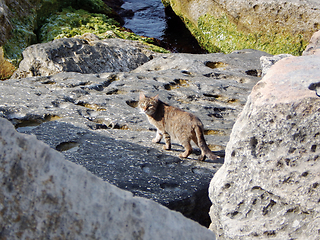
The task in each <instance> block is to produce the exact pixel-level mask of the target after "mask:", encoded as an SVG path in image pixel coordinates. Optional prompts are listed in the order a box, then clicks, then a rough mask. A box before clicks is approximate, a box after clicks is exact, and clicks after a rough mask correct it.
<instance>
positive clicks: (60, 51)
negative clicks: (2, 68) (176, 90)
mask: <svg viewBox="0 0 320 240" xmlns="http://www.w3.org/2000/svg"><path fill="white" fill-rule="evenodd" d="M86 39H87V40H86ZM86 39H81V38H62V39H57V40H54V41H52V42H48V43H42V44H35V45H31V46H29V47H27V48H26V49H25V50H24V51H23V53H22V55H23V60H22V61H21V63H20V65H19V68H18V69H17V70H16V72H15V73H14V74H13V75H12V78H25V77H32V76H49V75H53V74H56V73H60V72H79V73H104V72H116V71H118V72H128V71H130V70H133V69H135V68H137V67H138V66H140V65H142V64H143V63H145V62H147V61H149V60H150V58H149V57H150V55H151V54H152V52H151V51H150V50H148V48H147V47H146V46H145V45H143V44H141V43H139V42H134V41H128V40H123V39H106V40H97V39H96V38H92V37H91V39H90V38H88V37H86ZM153 54H154V53H153Z"/></svg>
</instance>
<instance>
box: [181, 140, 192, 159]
mask: <svg viewBox="0 0 320 240" xmlns="http://www.w3.org/2000/svg"><path fill="white" fill-rule="evenodd" d="M181 145H182V146H183V147H184V149H185V150H184V152H183V153H180V154H179V157H181V158H187V157H188V156H189V155H190V154H191V153H192V147H191V144H190V140H185V141H183V142H181Z"/></svg>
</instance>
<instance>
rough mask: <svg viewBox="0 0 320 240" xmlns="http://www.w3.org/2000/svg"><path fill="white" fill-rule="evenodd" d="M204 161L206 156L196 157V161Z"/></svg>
mask: <svg viewBox="0 0 320 240" xmlns="http://www.w3.org/2000/svg"><path fill="white" fill-rule="evenodd" d="M204 160H206V155H200V156H199V157H198V161H204Z"/></svg>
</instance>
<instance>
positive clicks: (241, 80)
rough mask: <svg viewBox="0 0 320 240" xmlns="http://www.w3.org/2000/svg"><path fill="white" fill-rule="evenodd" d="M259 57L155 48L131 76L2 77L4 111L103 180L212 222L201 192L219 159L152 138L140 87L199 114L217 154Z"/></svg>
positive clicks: (255, 75) (22, 127)
mask: <svg viewBox="0 0 320 240" xmlns="http://www.w3.org/2000/svg"><path fill="white" fill-rule="evenodd" d="M265 55H268V54H266V53H263V52H259V51H254V50H243V51H237V52H234V53H232V54H228V55H226V54H204V55H202V54H199V55H192V54H160V55H156V56H154V59H152V60H150V61H149V62H147V63H145V64H143V65H142V66H140V67H138V68H136V69H135V70H133V71H131V72H113V73H112V72H109V73H102V74H81V73H74V72H62V73H58V74H55V75H51V76H37V77H29V78H22V79H10V80H7V81H4V82H0V116H3V117H5V118H7V119H9V120H10V121H11V122H12V123H13V124H14V125H15V127H16V128H17V129H18V131H20V132H25V133H29V134H34V135H36V136H37V138H38V139H41V140H43V141H44V142H46V143H47V144H49V145H50V146H51V147H52V148H54V149H58V150H60V151H62V152H63V153H64V154H65V156H66V157H67V159H68V160H70V161H73V162H76V163H78V164H81V165H83V166H85V167H86V168H87V169H88V170H90V171H91V172H93V173H94V174H96V175H97V176H99V177H101V178H102V179H104V180H106V181H109V182H111V183H113V184H115V185H116V186H118V187H120V188H123V189H126V190H129V191H131V192H133V193H134V194H135V195H137V196H143V197H147V198H151V199H153V200H155V201H157V202H159V203H161V204H163V205H165V206H168V207H169V208H170V209H174V210H177V211H180V212H182V213H183V214H185V215H186V216H188V217H190V218H192V219H195V220H197V221H198V222H201V224H203V225H206V226H209V224H210V218H209V215H208V212H209V208H210V205H211V203H210V200H209V198H208V191H207V189H208V185H209V182H210V180H211V179H212V176H213V175H214V173H215V172H216V171H217V169H219V167H220V166H221V163H222V161H223V160H222V159H221V160H220V161H219V162H212V161H209V160H208V161H206V162H198V161H196V159H197V156H196V155H197V154H199V151H197V149H196V151H195V153H196V154H192V155H190V157H189V158H188V159H179V158H178V155H179V153H180V152H181V151H182V148H181V146H179V145H177V144H174V145H173V150H172V151H164V150H163V149H162V144H159V145H158V144H153V143H151V139H152V138H153V137H154V136H153V135H155V129H154V127H153V126H151V125H150V124H149V123H148V121H147V118H146V116H144V115H142V114H140V113H139V109H137V108H136V106H137V101H138V96H139V92H140V91H144V92H145V93H146V94H149V95H156V94H159V95H160V98H161V99H162V100H163V101H166V102H168V103H170V104H172V105H174V106H178V107H180V108H183V109H185V110H187V111H190V112H192V113H194V114H196V115H197V116H199V118H200V119H201V120H202V121H203V123H204V125H205V128H206V132H205V133H206V136H205V137H206V140H207V143H208V144H209V147H210V148H211V149H212V150H213V151H215V152H216V154H219V155H220V156H222V157H223V155H224V148H225V146H226V144H227V142H228V140H229V134H230V132H231V128H232V125H233V124H234V121H235V118H236V116H237V115H238V114H239V113H240V112H241V110H242V107H243V106H244V104H245V102H246V99H247V96H248V95H249V93H250V91H251V89H252V87H253V86H254V85H255V84H256V83H257V82H258V81H259V80H260V77H259V74H260V73H261V69H260V64H259V59H260V57H261V56H265ZM92 67H93V68H94V67H95V66H92Z"/></svg>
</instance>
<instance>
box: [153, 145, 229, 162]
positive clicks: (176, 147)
mask: <svg viewBox="0 0 320 240" xmlns="http://www.w3.org/2000/svg"><path fill="white" fill-rule="evenodd" d="M159 144H160V145H161V146H164V143H163V142H160V143H159ZM165 151H167V150H165ZM170 151H171V152H179V153H180V152H184V150H183V147H182V146H181V145H180V144H178V143H171V150H169V151H168V152H170ZM212 152H213V153H214V154H215V155H217V156H219V157H220V158H218V159H216V160H212V159H209V158H206V159H205V162H206V163H221V164H223V163H224V157H225V150H220V151H212ZM200 154H201V150H200V149H199V148H197V147H193V151H192V153H191V154H190V155H189V156H188V158H181V159H187V160H191V161H192V160H194V161H198V157H199V156H200ZM177 155H179V154H177Z"/></svg>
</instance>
